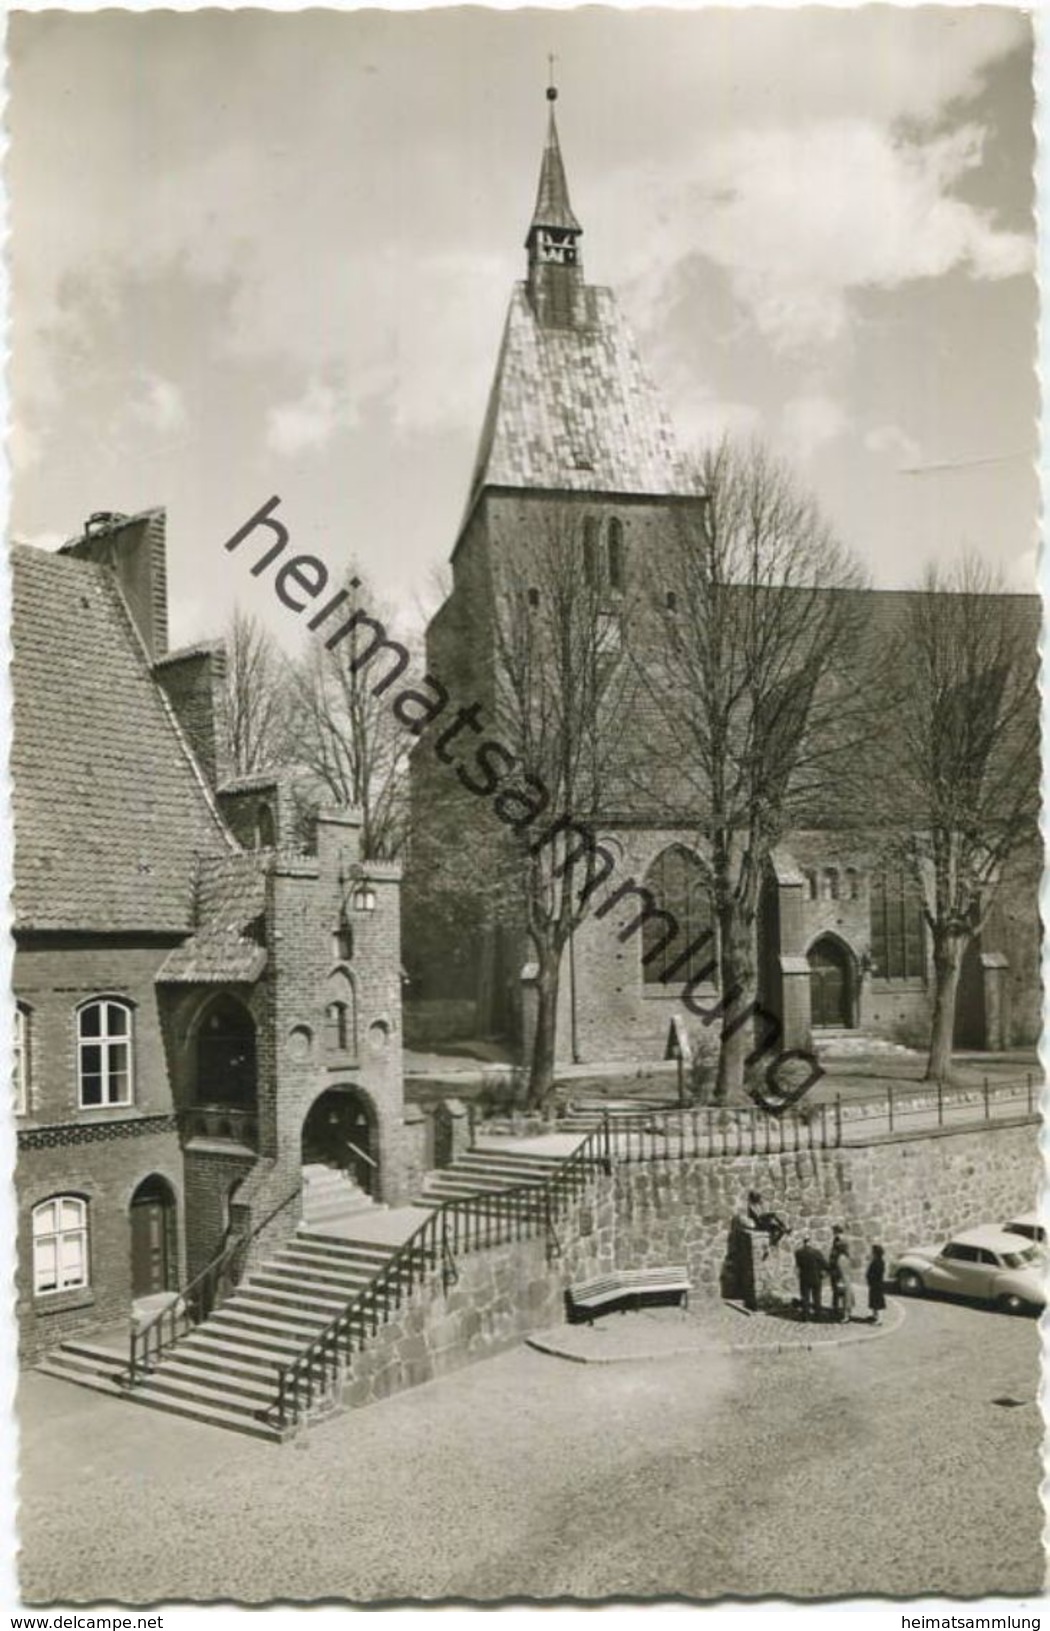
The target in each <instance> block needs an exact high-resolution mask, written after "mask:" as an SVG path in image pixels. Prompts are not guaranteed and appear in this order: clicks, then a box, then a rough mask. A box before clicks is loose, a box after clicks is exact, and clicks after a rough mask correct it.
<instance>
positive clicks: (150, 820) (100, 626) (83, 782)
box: [11, 545, 236, 933]
mask: <svg viewBox="0 0 1050 1631" xmlns="http://www.w3.org/2000/svg"><path fill="white" fill-rule="evenodd" d="M11 555H12V563H13V575H14V590H13V607H12V619H13V644H14V659H13V662H12V670H11V672H12V687H13V692H14V736H13V743H12V751H11V769H12V775H13V782H14V789H15V792H14V818H15V885H14V906H15V926H16V928H22V929H30V928H32V929H52V930H54V929H66V930H89V931H90V930H95V931H103V932H104V931H107V930H108V931H115V932H119V931H129V930H152V931H156V932H180V933H184V932H185V931H186V930H187V929H188V928H189V926H190V923H191V918H192V907H193V893H194V877H195V872H196V858H197V855H198V854H199V853H202V852H203V853H207V854H212V855H215V854H223V853H229V852H230V850H232V849H233V848H235V847H236V846H235V845H234V841H233V839H232V837H231V836H230V834H229V832H228V831H227V829H226V827H225V825H224V823H223V822H222V820H221V817H220V816H219V814H218V811H217V809H216V808H215V806H214V805H213V803H212V801H211V798H210V796H209V794H208V792H207V790H206V786H205V782H204V779H203V776H202V774H201V771H200V769H199V767H198V766H197V764H196V761H195V760H194V759H193V757H192V754H191V753H190V750H189V747H188V745H187V743H186V741H185V739H184V737H183V736H182V734H181V732H180V730H179V728H178V726H177V724H176V722H175V718H174V715H173V714H172V712H171V709H170V706H169V704H168V702H167V700H166V698H165V696H164V693H163V692H162V690H161V688H160V686H159V685H158V684H157V682H156V680H155V679H154V678H153V675H152V673H151V672H150V665H149V660H148V658H147V656H146V652H145V650H144V648H143V646H142V644H141V641H140V639H139V636H138V634H137V633H136V631H135V628H134V626H133V624H132V621H131V618H130V615H129V613H128V609H127V607H126V605H125V603H124V601H123V598H122V596H121V593H120V590H119V588H118V587H117V584H116V581H115V578H114V575H113V573H112V572H111V571H110V570H109V569H108V568H107V567H105V566H99V565H95V564H94V563H92V562H90V561H84V560H78V559H76V558H74V557H72V556H69V555H52V554H47V553H45V552H44V551H42V550H37V549H31V548H28V547H26V546H24V545H19V546H15V547H14V548H13V550H12V552H11Z"/></svg>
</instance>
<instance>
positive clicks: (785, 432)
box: [780, 393, 849, 460]
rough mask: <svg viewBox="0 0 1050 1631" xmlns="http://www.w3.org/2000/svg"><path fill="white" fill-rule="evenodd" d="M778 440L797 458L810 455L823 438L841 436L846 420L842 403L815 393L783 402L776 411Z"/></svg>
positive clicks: (822, 442) (804, 457) (829, 438)
mask: <svg viewBox="0 0 1050 1631" xmlns="http://www.w3.org/2000/svg"><path fill="white" fill-rule="evenodd" d="M780 422H781V430H782V440H783V441H784V442H785V443H786V445H787V447H788V449H789V450H790V452H791V453H792V454H794V456H795V457H796V458H798V459H803V460H806V459H811V458H812V457H813V454H814V453H816V452H817V451H818V450H819V449H820V448H822V447H823V446H824V445H825V443H826V442H832V441H834V440H835V438H836V437H837V436H841V435H842V433H843V431H844V430H845V429H846V427H847V425H848V424H849V419H848V417H847V415H846V412H845V410H844V409H843V408H842V406H841V405H840V404H839V403H838V402H835V401H833V400H832V398H831V397H829V396H823V395H821V394H819V393H815V394H813V395H812V396H797V397H794V398H793V399H792V400H791V401H790V402H786V403H785V404H784V407H783V408H782V410H781V414H780Z"/></svg>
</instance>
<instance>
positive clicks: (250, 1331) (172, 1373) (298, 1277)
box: [37, 1141, 571, 1441]
mask: <svg viewBox="0 0 1050 1631" xmlns="http://www.w3.org/2000/svg"><path fill="white" fill-rule="evenodd" d="M563 1142H564V1141H563ZM567 1142H568V1146H569V1148H570V1149H571V1141H567ZM565 1158H566V1149H565V1148H562V1149H559V1151H558V1153H557V1154H553V1155H549V1156H548V1155H542V1154H540V1153H538V1152H536V1151H533V1150H525V1151H522V1150H504V1149H499V1148H497V1149H488V1148H486V1149H475V1150H471V1151H469V1152H467V1153H465V1154H464V1155H462V1156H460V1157H459V1158H458V1160H457V1161H456V1162H455V1163H454V1164H453V1165H452V1166H450V1167H447V1168H444V1169H442V1170H439V1171H436V1172H432V1173H430V1174H429V1175H428V1177H427V1179H426V1180H425V1186H424V1192H423V1194H422V1195H421V1196H420V1197H419V1198H418V1199H417V1200H415V1201H414V1202H413V1203H412V1206H411V1209H410V1208H405V1209H404V1213H403V1221H404V1231H405V1238H407V1235H408V1234H409V1233H411V1232H412V1231H413V1230H414V1229H415V1228H416V1227H418V1225H419V1224H420V1223H421V1222H422V1221H423V1218H424V1216H425V1214H424V1213H423V1212H422V1211H419V1210H418V1209H419V1208H427V1209H432V1208H434V1207H435V1206H439V1205H440V1204H441V1202H442V1201H444V1200H448V1199H452V1198H458V1197H462V1196H469V1195H477V1194H493V1193H498V1192H499V1191H502V1190H507V1189H514V1188H517V1187H519V1186H520V1185H523V1184H530V1185H537V1186H538V1185H541V1184H542V1183H543V1182H544V1180H545V1179H546V1178H548V1177H549V1176H550V1175H551V1173H553V1172H554V1171H556V1170H557V1168H558V1167H559V1166H560V1165H561V1163H562V1162H563V1161H564V1160H565ZM303 1210H304V1214H305V1215H304V1221H303V1223H301V1224H300V1226H299V1228H298V1230H297V1232H296V1233H295V1235H293V1237H292V1238H291V1239H290V1240H289V1241H288V1242H287V1244H286V1245H284V1246H282V1247H281V1248H280V1249H279V1250H278V1251H275V1252H274V1253H273V1254H272V1255H271V1256H270V1257H268V1258H267V1259H266V1260H265V1262H263V1263H262V1264H260V1265H259V1266H258V1267H257V1268H255V1269H253V1270H252V1271H251V1272H250V1273H249V1274H248V1275H247V1276H246V1277H245V1278H244V1280H243V1281H242V1282H241V1284H240V1285H239V1286H238V1287H237V1289H236V1291H235V1292H234V1293H233V1295H232V1296H231V1297H229V1298H228V1299H227V1300H226V1301H225V1302H224V1303H223V1304H222V1305H221V1307H220V1308H218V1309H217V1310H216V1312H215V1313H214V1314H211V1315H210V1316H209V1317H208V1319H206V1320H204V1321H203V1322H202V1323H201V1324H200V1325H198V1326H195V1327H194V1328H193V1329H192V1330H191V1331H190V1332H189V1333H188V1334H187V1335H186V1336H184V1337H182V1338H181V1339H180V1340H179V1342H178V1343H176V1345H175V1346H174V1347H172V1348H169V1349H168V1350H167V1351H166V1352H165V1354H164V1356H163V1358H162V1359H161V1360H160V1361H159V1362H158V1363H156V1364H155V1365H154V1367H153V1368H152V1369H151V1370H150V1371H149V1373H148V1375H147V1376H146V1378H145V1379H144V1380H143V1381H141V1382H139V1383H138V1384H137V1385H136V1386H135V1387H134V1388H129V1387H128V1386H127V1385H126V1380H125V1381H123V1382H122V1378H123V1379H126V1375H127V1369H128V1353H127V1348H126V1346H123V1347H120V1348H112V1349H107V1348H104V1347H99V1346H97V1345H93V1344H90V1343H85V1342H76V1341H70V1342H66V1343H63V1344H62V1345H61V1347H59V1348H57V1349H55V1350H53V1351H52V1352H51V1353H50V1354H49V1355H48V1356H47V1357H46V1358H45V1359H44V1360H43V1361H41V1362H40V1364H38V1366H37V1369H38V1370H40V1371H42V1372H44V1374H45V1375H48V1376H55V1377H59V1378H61V1379H62V1380H63V1381H68V1382H75V1383H77V1384H78V1385H80V1386H83V1387H92V1388H95V1389H96V1390H97V1391H100V1392H104V1393H108V1394H110V1395H117V1396H119V1397H121V1398H124V1399H127V1400H128V1401H129V1402H131V1403H133V1404H138V1405H142V1406H145V1407H147V1408H150V1409H154V1410H164V1411H167V1412H168V1413H169V1414H173V1415H177V1416H185V1417H189V1418H190V1419H191V1420H193V1421H199V1422H205V1423H208V1424H209V1425H211V1426H214V1427H224V1428H227V1429H230V1430H232V1431H234V1432H239V1433H245V1434H248V1435H249V1436H251V1437H254V1438H259V1439H267V1440H271V1441H276V1440H279V1439H280V1437H281V1434H280V1433H279V1432H278V1430H277V1428H276V1426H274V1425H273V1424H272V1423H271V1422H269V1421H267V1420H265V1419H262V1418H263V1417H264V1416H265V1413H266V1411H267V1410H268V1409H269V1407H270V1406H272V1405H273V1404H274V1402H275V1400H276V1397H277V1367H278V1366H279V1365H282V1364H287V1363H288V1362H289V1361H290V1360H293V1359H295V1358H296V1356H297V1355H299V1354H301V1353H302V1352H303V1351H304V1350H305V1349H306V1348H308V1347H309V1345H310V1343H311V1342H312V1341H313V1340H314V1338H315V1337H317V1336H318V1335H319V1334H320V1332H321V1331H323V1330H324V1328H325V1327H326V1326H327V1325H328V1324H329V1322H330V1321H331V1320H332V1319H334V1318H335V1316H336V1315H337V1314H339V1313H341V1312H342V1311H343V1310H344V1309H345V1308H346V1307H347V1305H348V1304H349V1303H351V1302H353V1301H354V1299H355V1298H356V1297H357V1296H359V1295H360V1293H361V1292H362V1291H363V1290H364V1289H365V1287H366V1286H368V1285H369V1283H370V1282H371V1281H372V1280H373V1279H374V1278H375V1277H376V1275H378V1274H379V1273H380V1271H381V1270H382V1269H383V1268H384V1266H385V1265H386V1263H387V1262H388V1260H389V1259H390V1257H392V1256H393V1255H394V1253H395V1252H396V1251H397V1243H396V1240H394V1239H393V1238H391V1239H390V1240H384V1239H382V1238H374V1239H368V1238H364V1237H365V1236H367V1235H368V1234H370V1233H374V1234H376V1235H382V1233H383V1230H382V1229H376V1228H374V1227H370V1226H371V1225H372V1224H373V1218H374V1219H375V1220H377V1221H379V1222H382V1220H383V1219H390V1220H393V1221H395V1222H396V1221H400V1217H401V1215H400V1214H398V1213H396V1212H387V1211H386V1209H385V1208H383V1207H381V1206H377V1205H376V1204H375V1203H374V1202H373V1201H372V1200H371V1199H370V1197H369V1196H367V1195H366V1194H364V1192H363V1191H362V1190H360V1189H358V1188H357V1186H356V1185H354V1184H352V1183H351V1182H350V1181H349V1180H348V1179H346V1178H345V1177H344V1176H343V1175H342V1174H340V1173H335V1172H330V1171H329V1169H327V1168H321V1169H319V1170H317V1171H313V1170H310V1169H304V1206H303ZM355 1231H356V1233H355ZM390 1233H391V1235H392V1236H393V1235H394V1234H396V1230H393V1231H390Z"/></svg>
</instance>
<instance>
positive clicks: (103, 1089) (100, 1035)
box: [77, 997, 133, 1110]
mask: <svg viewBox="0 0 1050 1631" xmlns="http://www.w3.org/2000/svg"><path fill="white" fill-rule="evenodd" d="M77 1064H78V1080H79V1097H80V1107H81V1109H82V1110H97V1109H98V1108H99V1107H100V1106H103V1105H107V1104H130V1103H131V1100H132V1091H133V1084H132V1075H131V1009H130V1008H129V1007H128V1005H127V1003H124V1002H117V1001H115V1000H114V999H113V998H112V997H105V998H101V999H99V1000H98V1001H96V1002H89V1003H86V1004H85V1005H84V1007H83V1008H81V1010H80V1012H79V1014H78V1015H77Z"/></svg>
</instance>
